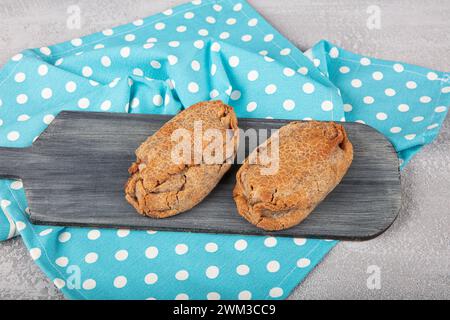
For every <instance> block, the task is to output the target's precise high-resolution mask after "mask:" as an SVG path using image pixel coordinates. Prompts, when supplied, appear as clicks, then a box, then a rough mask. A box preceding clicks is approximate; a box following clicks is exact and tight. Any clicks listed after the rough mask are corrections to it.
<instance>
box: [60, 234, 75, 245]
mask: <svg viewBox="0 0 450 320" xmlns="http://www.w3.org/2000/svg"><path fill="white" fill-rule="evenodd" d="M70 238H72V234H71V233H70V232H63V233H61V234H60V235H59V236H58V241H59V242H61V243H65V242H67V241H69V240H70Z"/></svg>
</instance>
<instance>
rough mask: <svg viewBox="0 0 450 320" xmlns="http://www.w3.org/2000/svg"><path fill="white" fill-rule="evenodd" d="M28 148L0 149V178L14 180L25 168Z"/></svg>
mask: <svg viewBox="0 0 450 320" xmlns="http://www.w3.org/2000/svg"><path fill="white" fill-rule="evenodd" d="M29 153H30V148H2V147H0V178H8V179H16V178H20V177H21V173H22V172H23V169H24V168H25V166H26V161H24V159H27V158H28V156H29Z"/></svg>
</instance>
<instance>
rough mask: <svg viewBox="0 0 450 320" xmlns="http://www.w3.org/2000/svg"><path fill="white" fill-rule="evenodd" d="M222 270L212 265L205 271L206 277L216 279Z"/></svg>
mask: <svg viewBox="0 0 450 320" xmlns="http://www.w3.org/2000/svg"><path fill="white" fill-rule="evenodd" d="M219 273H220V270H219V268H218V267H216V266H210V267H208V268H207V269H206V271H205V275H206V277H208V278H209V279H215V278H217V277H218V276H219Z"/></svg>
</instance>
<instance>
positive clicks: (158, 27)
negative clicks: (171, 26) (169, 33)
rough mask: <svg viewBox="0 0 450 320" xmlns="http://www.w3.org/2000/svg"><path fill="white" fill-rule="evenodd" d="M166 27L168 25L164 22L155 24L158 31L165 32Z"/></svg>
mask: <svg viewBox="0 0 450 320" xmlns="http://www.w3.org/2000/svg"><path fill="white" fill-rule="evenodd" d="M165 27H166V25H165V24H164V23H163V22H158V23H157V24H155V29H156V30H163V29H164V28H165Z"/></svg>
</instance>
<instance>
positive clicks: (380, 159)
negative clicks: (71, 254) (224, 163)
mask: <svg viewBox="0 0 450 320" xmlns="http://www.w3.org/2000/svg"><path fill="white" fill-rule="evenodd" d="M169 119H170V116H160V115H129V114H113V113H91V112H62V113H60V114H59V115H58V117H57V118H56V119H55V120H54V121H53V123H52V124H51V125H50V126H49V127H48V128H47V130H46V131H45V132H44V133H43V134H42V135H41V136H40V137H39V139H38V140H37V141H36V142H35V143H34V144H33V146H32V147H31V148H28V149H23V150H20V149H0V163H1V164H2V165H0V176H7V177H20V178H22V179H23V182H24V187H25V191H26V195H27V199H28V203H29V207H30V211H31V220H32V221H33V222H34V223H37V224H47V225H48V224H50V225H64V226H66V225H70V226H86V227H88V226H89V227H94V226H95V227H112V228H119V227H125V228H134V229H152V230H173V231H190V232H208V233H230V234H231V233H237V234H250V235H267V234H271V235H277V236H291V237H316V238H327V239H353V240H364V239H369V238H373V237H375V236H377V235H379V234H380V233H382V232H383V231H384V230H386V229H387V228H388V227H389V226H390V225H391V224H392V222H393V221H394V220H395V218H396V217H397V214H398V212H399V209H400V203H401V190H400V177H399V171H398V162H397V156H396V154H395V152H394V150H393V148H392V146H391V144H390V143H389V142H388V141H387V140H386V139H385V138H384V137H383V136H382V135H381V134H379V133H378V132H376V131H375V130H374V129H372V128H370V127H368V126H365V125H362V124H355V123H348V124H347V123H346V124H344V126H345V127H346V130H347V132H348V134H349V138H350V140H351V141H352V143H353V145H354V149H355V156H354V161H353V164H352V166H351V168H350V170H349V172H348V173H347V175H346V176H345V178H344V179H343V181H342V182H341V184H340V185H339V186H338V187H337V188H336V189H335V190H334V191H333V192H332V193H331V194H330V195H329V196H328V197H327V198H326V200H325V201H324V202H322V203H321V204H320V205H319V206H318V208H317V209H316V210H315V211H314V212H313V213H312V214H311V215H310V216H309V217H308V218H307V219H306V220H305V221H304V222H303V223H301V224H300V225H298V226H296V227H293V228H291V229H288V230H284V231H279V232H267V231H264V230H261V229H258V228H256V227H255V226H253V225H251V224H249V223H248V222H246V221H245V220H244V219H243V218H242V217H241V216H239V215H238V214H237V211H236V207H235V203H234V200H233V197H232V190H233V187H234V185H235V174H236V171H237V169H238V165H234V166H233V168H232V169H231V170H230V172H228V173H227V174H226V176H225V177H224V178H223V179H222V181H221V182H220V183H219V185H218V186H217V187H216V188H215V189H214V190H213V191H212V192H211V194H210V195H209V196H208V197H207V198H206V199H205V200H204V201H203V202H202V203H200V204H199V205H198V206H196V207H195V208H193V209H192V210H191V211H189V212H186V213H183V214H180V215H178V216H175V217H172V218H168V219H162V220H157V219H151V218H146V217H143V216H140V215H139V214H137V213H136V211H135V210H134V208H132V207H131V206H130V205H129V204H128V203H127V202H126V201H125V199H124V191H123V188H124V184H125V182H126V181H127V179H128V172H127V170H128V167H129V166H130V164H131V163H132V162H133V161H134V160H135V155H134V151H135V149H136V148H137V147H138V146H139V145H140V144H141V143H142V142H143V141H144V140H145V139H146V138H147V137H148V136H149V135H151V134H153V133H154V132H155V131H157V130H158V129H159V128H160V127H161V126H162V125H163V124H164V123H165V122H166V121H168V120H169ZM288 122H289V121H283V120H262V119H261V120H259V119H240V121H239V126H240V128H242V129H244V130H246V129H248V128H254V129H277V128H279V127H281V126H282V125H284V124H286V123H288ZM260 142H262V141H260ZM241 147H245V148H246V149H247V150H246V154H248V153H249V151H250V150H248V144H245V143H244V144H242V145H241ZM4 164H5V165H4Z"/></svg>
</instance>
